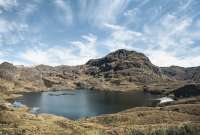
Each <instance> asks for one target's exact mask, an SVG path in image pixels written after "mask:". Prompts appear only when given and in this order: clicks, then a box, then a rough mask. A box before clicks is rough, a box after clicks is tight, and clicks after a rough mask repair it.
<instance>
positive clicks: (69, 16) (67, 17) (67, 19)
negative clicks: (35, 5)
mask: <svg viewBox="0 0 200 135" xmlns="http://www.w3.org/2000/svg"><path fill="white" fill-rule="evenodd" d="M55 5H56V6H57V8H58V10H60V11H61V12H60V13H61V14H58V15H59V17H60V20H61V21H62V20H63V21H64V22H63V23H65V24H72V22H73V12H72V9H71V5H70V1H68V0H67V1H65V0H55Z"/></svg>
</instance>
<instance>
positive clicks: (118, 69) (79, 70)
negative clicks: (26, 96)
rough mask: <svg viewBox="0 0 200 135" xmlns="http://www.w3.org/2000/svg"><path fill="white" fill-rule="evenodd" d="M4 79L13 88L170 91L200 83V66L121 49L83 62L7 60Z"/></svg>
mask: <svg viewBox="0 0 200 135" xmlns="http://www.w3.org/2000/svg"><path fill="white" fill-rule="evenodd" d="M0 79H1V80H3V81H4V80H5V81H7V82H12V83H13V84H12V89H13V90H14V89H15V87H16V86H17V89H21V90H23V89H24V90H25V89H29V90H31V89H34V90H41V89H43V90H44V89H46V88H59V87H60V88H63V87H64V88H70V89H74V88H80V87H86V88H91V89H104V90H123V91H127V90H138V89H140V90H141V89H143V88H145V90H146V89H147V90H148V89H152V90H155V89H159V90H160V91H161V89H162V91H164V89H166V90H167V91H168V90H169V89H170V90H173V89H172V88H171V86H172V87H174V86H176V87H179V86H182V85H183V84H188V83H191V82H193V83H198V82H199V81H200V67H193V68H183V67H177V66H172V67H158V66H155V65H153V64H152V63H151V61H150V60H149V59H148V57H146V56H145V55H144V54H142V53H138V52H136V51H129V50H125V49H120V50H117V51H115V52H112V53H110V54H108V55H106V56H105V57H103V58H99V59H91V60H89V61H88V62H87V63H86V64H84V65H80V66H66V65H61V66H56V67H52V66H48V65H38V66H35V67H24V66H22V67H16V66H14V65H13V64H10V63H7V62H4V63H2V64H0ZM83 84H84V85H83ZM180 84H181V85H180ZM15 85H16V86H15ZM0 86H2V85H0ZM2 87H4V86H2ZM9 87H10V86H9Z"/></svg>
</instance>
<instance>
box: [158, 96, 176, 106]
mask: <svg viewBox="0 0 200 135" xmlns="http://www.w3.org/2000/svg"><path fill="white" fill-rule="evenodd" d="M158 100H160V104H162V103H166V102H172V101H174V100H173V99H172V98H169V97H162V98H159V99H158Z"/></svg>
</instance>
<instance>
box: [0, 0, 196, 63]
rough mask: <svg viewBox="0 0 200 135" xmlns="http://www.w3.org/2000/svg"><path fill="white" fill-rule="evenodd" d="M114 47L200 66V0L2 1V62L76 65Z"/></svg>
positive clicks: (157, 59)
mask: <svg viewBox="0 0 200 135" xmlns="http://www.w3.org/2000/svg"><path fill="white" fill-rule="evenodd" d="M117 49H128V50H135V51H138V52H142V53H144V54H145V55H146V56H148V57H149V59H150V60H151V62H152V63H153V64H155V65H157V66H162V67H163V66H172V65H177V66H184V67H193V66H200V0H0V62H4V61H8V62H12V63H14V64H15V65H22V64H23V65H26V66H33V65H38V64H47V65H52V66H56V65H80V64H84V63H85V62H87V61H88V60H89V59H94V58H100V57H103V56H105V55H106V54H108V53H109V52H112V51H115V50H117Z"/></svg>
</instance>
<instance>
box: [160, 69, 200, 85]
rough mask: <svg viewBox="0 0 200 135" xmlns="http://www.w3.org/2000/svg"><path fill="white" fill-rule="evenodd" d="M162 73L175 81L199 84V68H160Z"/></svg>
mask: <svg viewBox="0 0 200 135" xmlns="http://www.w3.org/2000/svg"><path fill="white" fill-rule="evenodd" d="M160 69H161V71H162V73H163V74H164V75H166V76H168V77H170V78H173V79H176V80H182V81H183V80H184V81H188V82H194V83H199V82H200V67H191V68H184V67H178V66H171V67H162V68H160Z"/></svg>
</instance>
